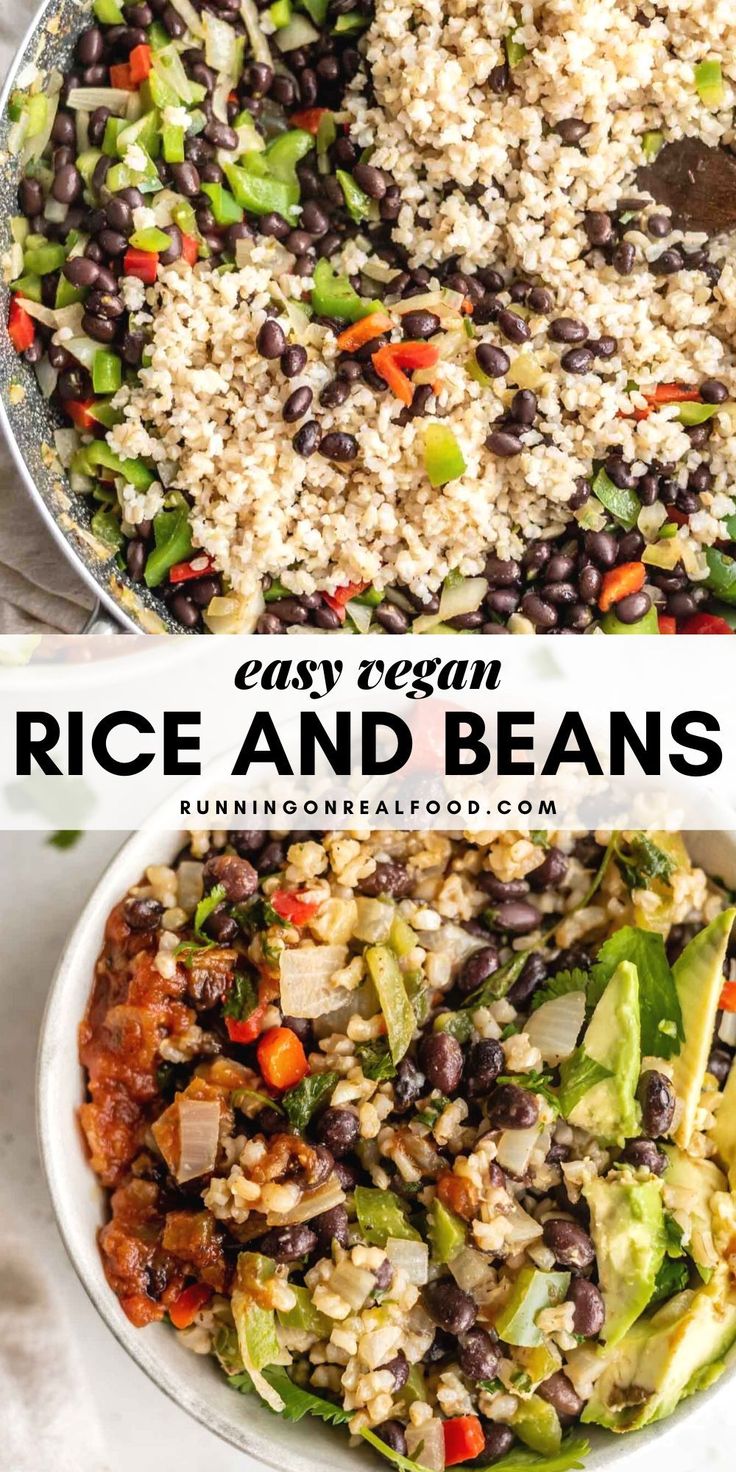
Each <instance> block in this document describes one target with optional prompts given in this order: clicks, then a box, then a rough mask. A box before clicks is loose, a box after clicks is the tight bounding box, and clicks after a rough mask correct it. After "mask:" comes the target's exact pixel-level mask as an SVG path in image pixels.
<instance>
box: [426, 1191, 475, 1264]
mask: <svg viewBox="0 0 736 1472" xmlns="http://www.w3.org/2000/svg"><path fill="white" fill-rule="evenodd" d="M427 1237H428V1239H429V1249H430V1252H431V1254H432V1258H433V1260H434V1261H435V1262H437V1263H447V1262H452V1259H453V1257H456V1256H457V1254H458V1252H459V1251H460V1249H461V1248H462V1247H464V1246H465V1240H466V1237H467V1227H466V1225H465V1222H464V1221H463V1220H462V1217H459V1216H456V1215H455V1212H454V1211H450V1210H449V1209H448V1208H447V1207H446V1206H444V1205H443V1203H442V1202H441V1201H440V1199H439V1197H438V1196H435V1199H434V1201H433V1202H432V1204H431V1206H430V1208H429V1211H428V1212H427Z"/></svg>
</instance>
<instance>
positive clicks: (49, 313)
mask: <svg viewBox="0 0 736 1472" xmlns="http://www.w3.org/2000/svg"><path fill="white" fill-rule="evenodd" d="M23 311H24V312H26V313H27V314H28V316H29V317H35V319H36V321H37V322H43V325H44V327H55V326H56V312H55V311H53V309H52V308H51V307H45V306H44V305H43V303H42V302H32V301H31V299H30V297H24V298H23Z"/></svg>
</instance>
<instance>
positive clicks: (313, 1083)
mask: <svg viewBox="0 0 736 1472" xmlns="http://www.w3.org/2000/svg"><path fill="white" fill-rule="evenodd" d="M339 1077H340V1075H339V1074H337V1073H308V1074H307V1076H306V1078H303V1079H302V1080H301V1083H298V1084H297V1085H296V1087H295V1088H293V1089H289V1090H288V1092H287V1093H286V1094H284V1095H283V1097H282V1100H281V1103H282V1104H283V1106H284V1109H285V1110H286V1113H287V1115H288V1117H289V1123H290V1124H291V1127H292V1129H295V1130H296V1131H297V1132H298V1133H299V1134H303V1132H304V1130H305V1129H306V1127H307V1125H308V1124H309V1121H310V1119H311V1118H312V1116H313V1115H314V1114H316V1112H317V1110H318V1109H319V1108H320V1106H321V1105H322V1104H324V1103H326V1102H327V1099H328V1098H329V1096H330V1094H331V1093H332V1091H333V1089H334V1088H335V1085H336V1083H337V1082H338V1080H339Z"/></svg>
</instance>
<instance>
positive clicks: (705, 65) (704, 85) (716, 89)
mask: <svg viewBox="0 0 736 1472" xmlns="http://www.w3.org/2000/svg"><path fill="white" fill-rule="evenodd" d="M695 90H696V92H697V94H698V97H699V98H700V101H701V102H702V104H703V107H709V108H713V109H714V110H715V109H717V108H719V107H722V106H723V103H724V99H725V95H726V89H725V87H724V85H723V72H722V70H721V63H720V61H717V60H716V59H714V58H711V59H710V60H709V61H699V62H698V65H697V66H696V68H695Z"/></svg>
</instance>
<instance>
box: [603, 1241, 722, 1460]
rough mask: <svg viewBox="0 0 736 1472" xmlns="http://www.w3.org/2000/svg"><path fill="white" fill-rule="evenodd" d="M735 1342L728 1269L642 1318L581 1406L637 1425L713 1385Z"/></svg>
mask: <svg viewBox="0 0 736 1472" xmlns="http://www.w3.org/2000/svg"><path fill="white" fill-rule="evenodd" d="M735 1343H736V1294H734V1292H733V1290H732V1287H731V1284H730V1276H729V1272H728V1268H727V1267H726V1266H725V1264H722V1265H721V1266H719V1267H718V1269H717V1270H716V1272H714V1274H713V1277H712V1278H711V1280H710V1282H709V1283H706V1284H703V1286H702V1287H701V1288H697V1289H695V1290H693V1289H686V1290H685V1292H684V1293H678V1295H677V1297H676V1298H673V1299H671V1300H670V1302H669V1303H665V1304H663V1306H662V1308H661V1309H659V1311H658V1312H657V1313H656V1314H654V1315H653V1317H652V1318H651V1319H647V1320H641V1321H640V1322H639V1323H638V1324H636V1325H635V1326H634V1328H633V1329H631V1330H630V1332H629V1333H628V1334H627V1335H626V1337H625V1338H624V1339H623V1340H622V1341H621V1342H620V1343H619V1344H618V1345H617V1347H616V1348H615V1349H613V1350H611V1349H610V1348H609V1349H605V1350H602V1351H601V1352H600V1355H601V1358H602V1359H603V1360H604V1361H605V1369H604V1371H603V1373H602V1375H600V1376H599V1378H598V1380H597V1381H596V1385H595V1389H594V1391H593V1396H592V1398H591V1400H590V1401H589V1402H588V1404H587V1405H586V1407H585V1410H584V1411H583V1415H582V1418H581V1419H582V1420H583V1421H584V1422H585V1423H587V1424H589V1425H590V1424H593V1425H596V1426H605V1427H607V1428H608V1429H609V1430H610V1431H638V1430H639V1429H640V1428H641V1427H642V1426H648V1425H649V1424H650V1423H651V1422H652V1421H662V1420H664V1419H665V1417H667V1416H670V1415H671V1414H672V1412H673V1411H674V1410H675V1407H676V1406H677V1405H679V1403H680V1401H681V1400H684V1399H685V1397H686V1396H688V1395H691V1394H692V1393H693V1392H694V1391H695V1390H696V1389H701V1388H703V1387H704V1386H705V1385H709V1384H712V1383H713V1381H714V1380H716V1379H717V1378H718V1375H719V1374H720V1373H721V1371H722V1369H723V1361H724V1357H725V1355H726V1354H727V1353H728V1351H729V1350H730V1349H731V1347H732V1346H733V1345H734V1344H735Z"/></svg>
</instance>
